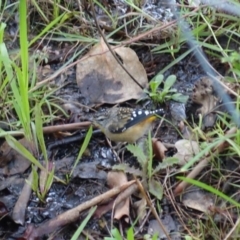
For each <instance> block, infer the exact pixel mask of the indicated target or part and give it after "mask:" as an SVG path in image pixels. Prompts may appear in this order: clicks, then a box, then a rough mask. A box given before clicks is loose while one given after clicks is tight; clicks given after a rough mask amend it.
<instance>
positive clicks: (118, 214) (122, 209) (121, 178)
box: [108, 171, 130, 220]
mask: <svg viewBox="0 0 240 240" xmlns="http://www.w3.org/2000/svg"><path fill="white" fill-rule="evenodd" d="M126 182H128V181H127V176H126V174H125V173H124V172H115V171H111V172H109V173H108V185H109V186H110V187H111V188H114V187H119V186H122V185H123V184H125V183H126ZM129 202H130V201H129V198H125V199H123V200H122V201H120V202H119V204H117V205H116V206H115V213H114V219H118V220H119V219H120V218H122V217H126V216H127V217H128V216H129Z"/></svg>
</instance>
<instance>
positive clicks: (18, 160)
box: [0, 138, 37, 175]
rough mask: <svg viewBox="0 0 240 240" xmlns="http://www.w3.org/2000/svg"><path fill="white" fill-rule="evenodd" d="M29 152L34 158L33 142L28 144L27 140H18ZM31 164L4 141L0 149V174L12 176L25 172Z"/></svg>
mask: <svg viewBox="0 0 240 240" xmlns="http://www.w3.org/2000/svg"><path fill="white" fill-rule="evenodd" d="M18 142H19V143H20V144H22V145H23V146H24V147H25V148H26V149H27V150H28V151H29V152H31V153H32V154H33V155H34V156H36V154H37V152H36V148H35V144H34V143H33V142H29V141H28V140H27V139H25V138H22V139H20V140H18ZM30 165H31V162H30V161H29V160H27V159H26V158H25V157H24V156H22V155H21V154H20V153H19V152H17V151H16V150H14V149H12V148H11V147H10V146H9V144H8V143H7V142H6V141H5V142H4V143H3V144H2V145H1V147H0V167H4V168H2V169H1V168H0V173H2V174H5V175H14V174H17V173H23V172H25V171H26V170H27V169H28V168H29V166H30Z"/></svg>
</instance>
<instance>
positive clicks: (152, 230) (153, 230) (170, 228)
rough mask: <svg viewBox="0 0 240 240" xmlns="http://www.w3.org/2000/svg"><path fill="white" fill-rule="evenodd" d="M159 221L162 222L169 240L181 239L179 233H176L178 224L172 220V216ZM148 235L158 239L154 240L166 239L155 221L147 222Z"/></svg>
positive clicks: (165, 216) (168, 215)
mask: <svg viewBox="0 0 240 240" xmlns="http://www.w3.org/2000/svg"><path fill="white" fill-rule="evenodd" d="M161 221H162V223H163V225H164V227H165V229H166V230H167V233H168V234H169V236H170V237H171V239H181V237H180V233H179V232H178V229H179V226H178V225H179V224H178V222H177V221H176V220H175V219H173V218H172V216H171V215H170V214H167V215H164V216H163V217H162V218H161ZM148 233H149V234H150V235H151V236H152V235H155V234H157V235H158V238H156V239H166V238H167V237H166V235H165V233H164V231H163V230H162V228H161V227H160V225H159V222H158V221H157V220H151V221H149V226H148Z"/></svg>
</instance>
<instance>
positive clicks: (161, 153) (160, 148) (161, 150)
mask: <svg viewBox="0 0 240 240" xmlns="http://www.w3.org/2000/svg"><path fill="white" fill-rule="evenodd" d="M152 146H153V153H154V155H155V157H156V158H157V159H158V160H159V161H162V160H163V159H164V158H165V152H166V151H167V149H166V147H165V146H164V145H163V144H162V142H160V141H159V140H158V139H157V138H153V139H152Z"/></svg>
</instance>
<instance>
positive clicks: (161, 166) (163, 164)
mask: <svg viewBox="0 0 240 240" xmlns="http://www.w3.org/2000/svg"><path fill="white" fill-rule="evenodd" d="M178 162H179V160H178V159H177V158H175V157H169V158H165V159H164V160H163V162H160V163H159V164H158V166H157V167H156V168H155V169H154V171H153V173H152V175H154V174H156V173H157V172H159V171H160V170H162V169H166V168H167V167H171V166H172V165H174V164H177V163H178Z"/></svg>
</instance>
